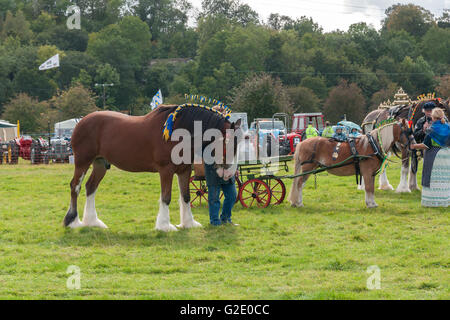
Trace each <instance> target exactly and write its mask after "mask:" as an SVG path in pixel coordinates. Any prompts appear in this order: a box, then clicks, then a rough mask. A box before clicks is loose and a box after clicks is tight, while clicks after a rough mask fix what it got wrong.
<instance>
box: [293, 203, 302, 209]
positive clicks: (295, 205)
mask: <svg viewBox="0 0 450 320" xmlns="http://www.w3.org/2000/svg"><path fill="white" fill-rule="evenodd" d="M291 206H292V208H303V207H304V205H303V203H293V204H291Z"/></svg>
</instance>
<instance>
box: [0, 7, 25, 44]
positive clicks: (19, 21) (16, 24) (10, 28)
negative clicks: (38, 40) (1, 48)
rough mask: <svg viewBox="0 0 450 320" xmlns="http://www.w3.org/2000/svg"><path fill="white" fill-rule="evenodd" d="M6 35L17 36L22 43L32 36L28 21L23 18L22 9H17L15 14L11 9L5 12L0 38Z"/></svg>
mask: <svg viewBox="0 0 450 320" xmlns="http://www.w3.org/2000/svg"><path fill="white" fill-rule="evenodd" d="M7 37H17V38H18V39H20V40H21V41H22V42H23V43H27V42H29V41H30V40H31V38H32V37H33V32H32V31H31V29H30V23H29V22H28V21H27V20H26V19H25V16H24V15H23V12H22V11H20V10H19V11H17V12H16V15H15V16H13V14H12V13H11V11H8V12H7V13H6V17H5V21H4V22H3V23H2V32H1V34H0V39H5V38H7Z"/></svg>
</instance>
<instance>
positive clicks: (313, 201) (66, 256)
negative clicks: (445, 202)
mask: <svg viewBox="0 0 450 320" xmlns="http://www.w3.org/2000/svg"><path fill="white" fill-rule="evenodd" d="M72 170H73V168H72V166H71V165H48V166H44V165H41V166H30V165H27V164H20V165H17V166H7V165H3V166H0V298H2V299H5V298H6V299H16V298H20V299H22V298H25V299H85V298H89V299H94V298H100V299H102V298H113V299H123V298H128V299H449V298H450V291H449V283H450V279H449V267H450V255H449V252H450V251H449V239H450V234H449V233H450V232H449V231H450V229H449V210H448V209H444V208H439V209H425V208H422V207H421V206H420V192H418V191H416V192H413V193H411V194H396V193H395V192H393V191H379V190H377V192H376V195H375V198H376V201H377V203H378V205H379V207H378V208H377V209H372V210H369V209H366V207H365V204H364V193H363V192H362V191H357V190H356V187H355V185H354V177H346V178H339V177H335V176H330V175H327V174H321V175H319V176H318V178H317V181H318V188H317V189H314V183H311V182H313V180H310V181H309V183H308V185H307V188H306V190H305V192H304V204H305V207H304V208H301V209H296V208H291V207H290V206H289V204H288V203H287V201H285V202H284V203H283V204H281V205H280V206H277V207H274V206H270V207H268V208H266V209H250V210H249V209H243V208H242V206H241V205H240V204H237V205H236V206H235V209H234V211H233V219H234V221H235V222H237V223H239V224H240V226H239V227H230V226H229V227H219V228H213V227H209V226H208V221H209V218H208V210H207V208H206V207H202V208H196V209H195V210H194V216H195V218H196V220H197V221H199V222H200V223H202V224H203V225H204V227H203V228H200V229H195V230H183V231H180V232H176V233H167V234H166V233H161V232H157V231H155V230H154V226H155V219H156V214H157V212H158V199H159V179H158V176H157V175H156V174H146V173H142V174H136V173H134V174H133V173H127V172H122V171H120V170H118V169H116V168H112V169H111V170H110V171H109V172H108V174H107V175H106V177H105V179H104V180H103V182H102V184H101V185H100V189H99V191H98V192H97V199H96V205H97V211H98V212H99V215H100V218H101V219H102V220H103V221H104V222H105V223H106V224H107V225H108V226H109V229H107V230H100V229H87V228H84V229H78V230H69V229H64V228H63V227H62V225H61V222H62V219H63V217H64V215H65V213H66V210H67V208H68V205H69V188H68V183H69V181H70V179H71V177H72ZM388 170H389V171H388V176H389V178H390V179H391V184H392V185H394V186H396V185H397V184H398V181H399V175H400V172H399V168H398V165H392V166H391V167H390V168H389V169H388ZM419 181H420V180H419ZM286 182H287V184H288V188H290V184H291V181H289V180H287V181H286ZM82 190H83V191H84V188H83V189H82ZM177 199H178V190H177V185H176V183H175V184H174V194H173V201H172V204H171V205H170V208H171V216H172V222H173V223H174V224H178V223H179V213H178V204H177V202H178V201H177ZM84 200H85V197H84V196H82V197H81V198H80V200H79V201H80V202H79V207H81V209H82V208H83V206H84ZM70 265H76V266H78V267H79V268H80V270H81V289H79V290H73V289H68V288H67V287H66V281H67V279H68V277H69V276H70V274H67V273H66V271H67V268H68V266H70ZM372 265H377V266H378V267H379V268H380V275H381V289H380V290H368V289H367V286H366V281H367V278H368V277H369V276H370V274H368V273H366V270H367V268H368V267H369V266H372Z"/></svg>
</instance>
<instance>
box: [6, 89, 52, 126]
mask: <svg viewBox="0 0 450 320" xmlns="http://www.w3.org/2000/svg"><path fill="white" fill-rule="evenodd" d="M45 111H46V110H45V108H44V105H43V104H42V103H39V102H38V101H37V99H35V98H32V97H30V96H29V95H27V94H26V93H19V94H18V95H17V96H16V97H14V98H13V99H11V101H9V102H8V103H7V104H6V106H5V110H4V112H3V114H2V119H5V120H8V121H10V122H11V123H15V122H17V120H19V121H20V128H21V131H22V132H26V133H36V132H39V131H40V130H41V129H42V127H41V126H40V123H39V119H40V117H41V114H43V113H45Z"/></svg>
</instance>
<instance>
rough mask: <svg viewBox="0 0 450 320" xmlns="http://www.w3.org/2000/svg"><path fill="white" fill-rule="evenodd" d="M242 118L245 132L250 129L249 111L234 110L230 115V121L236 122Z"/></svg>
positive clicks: (242, 127) (242, 126)
mask: <svg viewBox="0 0 450 320" xmlns="http://www.w3.org/2000/svg"><path fill="white" fill-rule="evenodd" d="M239 119H241V129H242V131H243V132H244V134H245V133H246V132H247V131H248V121H247V113H246V112H232V113H231V115H230V121H231V122H236V121H237V120H239Z"/></svg>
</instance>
